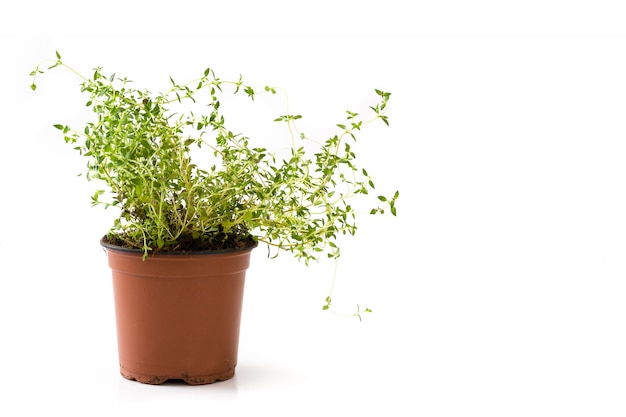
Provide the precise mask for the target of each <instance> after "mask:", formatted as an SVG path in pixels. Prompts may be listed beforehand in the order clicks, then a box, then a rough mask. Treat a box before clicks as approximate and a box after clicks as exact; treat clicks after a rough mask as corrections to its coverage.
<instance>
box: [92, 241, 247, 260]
mask: <svg viewBox="0 0 626 417" xmlns="http://www.w3.org/2000/svg"><path fill="white" fill-rule="evenodd" d="M105 237H106V236H105ZM105 237H102V238H101V239H100V246H102V247H103V248H104V249H105V250H114V251H117V252H125V253H132V254H140V255H143V253H144V251H143V249H135V248H125V247H123V246H118V245H114V244H111V243H107V242H104V238H105ZM257 246H259V242H255V243H254V245H253V246H248V247H246V248H243V249H234V248H233V249H216V250H195V251H182V250H178V251H162V252H160V251H159V252H156V253H154V252H150V253H149V255H148V256H193V255H219V254H223V253H243V252H249V251H251V250H253V249H255V248H256V247H257Z"/></svg>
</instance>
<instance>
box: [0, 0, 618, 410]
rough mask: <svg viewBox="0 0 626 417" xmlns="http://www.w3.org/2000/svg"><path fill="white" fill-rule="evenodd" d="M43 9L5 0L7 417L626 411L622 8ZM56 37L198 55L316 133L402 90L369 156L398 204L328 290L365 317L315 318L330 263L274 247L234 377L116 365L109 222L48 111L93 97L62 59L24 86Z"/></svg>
mask: <svg viewBox="0 0 626 417" xmlns="http://www.w3.org/2000/svg"><path fill="white" fill-rule="evenodd" d="M53 3H54V2H45V1H43V0H33V1H19V2H18V1H13V0H8V1H4V2H3V3H2V4H1V5H0V39H2V42H0V54H1V59H0V60H1V62H2V65H0V83H1V85H0V87H1V89H0V91H2V96H0V97H1V98H0V100H1V101H0V103H1V104H0V105H1V110H2V111H1V112H0V121H1V123H0V126H1V131H0V132H1V133H0V141H1V142H2V143H1V144H0V145H1V146H0V174H1V178H2V184H3V190H2V193H1V194H0V222H1V228H0V278H1V286H2V287H1V290H0V297H1V300H0V328H1V329H2V343H1V344H0V414H2V415H7V416H17V415H32V414H33V413H35V414H37V413H38V414H41V415H43V414H44V412H45V413H46V414H48V413H49V412H50V411H54V412H62V413H63V414H64V415H71V416H74V415H76V416H84V415H105V416H110V415H119V416H122V415H124V416H125V415H148V414H149V415H172V414H182V413H188V412H199V413H204V414H205V415H208V414H210V413H213V412H214V411H217V410H219V411H220V412H223V415H246V416H247V415H253V414H256V413H258V412H260V411H262V412H264V413H266V414H271V413H269V412H270V411H271V412H272V413H273V415H290V416H291V415H297V416H299V415H328V416H335V415H365V416H369V415H372V416H374V415H389V416H396V415H397V416H405V415H406V416H409V415H410V416H417V415H419V416H507V417H513V416H533V417H536V416H568V417H569V416H623V415H625V414H626V395H625V394H624V392H626V355H624V352H625V351H626V335H625V329H626V326H625V322H626V303H624V296H625V295H626V283H625V274H626V266H625V262H624V258H625V257H624V253H625V251H626V239H625V238H624V236H625V235H626V220H625V219H626V216H625V210H626V187H625V186H624V184H625V183H626V164H625V158H626V140H625V134H626V81H625V79H626V78H625V77H624V74H626V49H625V48H624V46H625V45H626V25H624V21H626V20H625V19H626V4H624V3H623V2H620V1H608V0H593V1H592V0H581V1H576V2H567V1H558V0H543V1H528V0H525V1H509V0H504V1H480V2H478V1H453V0H450V1H416V2H409V1H399V0H389V1H385V2H369V1H354V2H352V1H347V0H335V1H332V2H324V1H303V2H295V1H290V2H287V1H275V2H269V3H265V2H256V1H251V0H250V1H228V2H227V1H224V2H222V3H223V4H218V3H217V2H208V1H207V2H202V3H201V2H192V1H187V0H181V1H177V2H173V1H172V2H168V3H159V2H145V3H143V2H138V1H132V0H126V1H107V2H104V3H103V2H97V3H96V2H85V1H82V2H78V1H77V2H70V1H67V2H63V3H60V4H53ZM200 4H202V5H200ZM55 50H59V51H60V52H61V53H62V54H63V56H64V58H65V60H66V61H68V62H70V63H73V64H74V65H75V66H76V67H78V68H81V69H83V70H89V69H90V68H92V67H95V66H98V65H102V66H104V67H105V69H106V68H108V69H110V70H111V71H112V72H117V73H118V74H120V75H127V76H128V77H129V78H131V79H133V80H135V81H136V82H137V84H138V85H146V86H148V87H150V88H154V89H158V88H159V86H161V85H164V84H167V83H168V78H167V77H168V76H170V75H172V76H174V77H175V78H176V79H181V80H184V79H187V78H191V77H193V76H194V75H195V74H196V73H197V72H198V71H202V70H204V68H205V67H206V66H211V67H213V68H214V69H215V70H216V71H217V72H218V74H223V75H222V76H223V77H224V78H227V77H228V76H237V75H238V74H239V73H242V74H243V75H244V77H246V78H247V79H248V80H249V81H250V82H253V83H257V84H259V85H265V84H272V85H280V86H282V87H284V88H285V89H287V90H288V91H289V93H290V98H291V106H292V109H293V111H294V112H298V113H302V114H305V117H307V119H304V120H303V125H302V127H303V130H306V131H307V132H315V131H316V129H320V128H319V127H317V125H316V123H317V122H318V121H320V123H321V122H323V123H325V124H324V126H330V125H332V124H334V123H337V122H339V121H340V119H341V118H342V117H343V114H344V113H343V112H344V110H346V109H351V110H354V109H355V108H360V107H359V106H361V107H363V106H366V105H367V104H369V101H370V99H371V97H372V96H371V95H370V92H371V91H372V89H373V88H380V89H384V90H388V91H391V92H392V100H391V101H390V107H389V117H390V120H391V128H389V129H385V128H384V127H378V128H373V129H371V130H370V131H369V132H366V134H365V135H364V136H363V138H364V139H363V141H362V143H361V146H360V147H359V153H360V154H361V156H363V157H364V158H365V160H366V161H367V162H369V163H367V164H364V165H365V166H367V167H369V169H370V171H371V173H372V174H373V175H374V178H375V179H376V180H377V181H376V182H377V185H378V186H379V188H380V189H381V191H385V192H390V191H394V190H395V189H396V188H399V189H400V190H401V200H399V201H398V214H399V216H398V218H397V219H391V218H389V219H388V218H373V219H370V218H368V217H364V218H363V219H362V221H361V230H360V231H359V233H358V234H357V237H356V238H355V239H354V240H352V241H349V242H348V244H347V245H346V248H345V249H344V255H345V256H344V258H343V259H342V261H341V263H340V264H339V278H338V279H339V281H338V283H337V289H336V292H335V294H334V296H335V300H336V307H337V309H338V310H340V311H351V309H352V308H353V307H354V304H356V303H361V304H362V305H367V306H369V307H371V308H372V309H373V310H374V313H372V314H369V315H367V316H366V317H364V320H363V322H361V323H359V322H358V321H356V320H352V319H346V318H341V317H336V316H333V315H331V314H328V313H327V312H326V313H325V312H322V311H321V305H322V304H323V299H324V297H325V296H326V293H327V291H328V288H329V286H330V277H331V275H332V265H327V264H321V265H319V266H317V267H314V268H311V269H306V268H305V267H304V266H303V265H298V264H296V263H295V262H293V261H292V260H291V259H289V258H288V257H287V256H282V257H281V258H279V259H277V260H267V259H265V257H264V255H265V253H264V249H263V248H260V249H258V250H257V251H256V252H255V253H254V257H253V264H252V266H251V268H250V270H249V271H248V283H247V288H246V300H245V306H244V317H243V323H242V333H241V347H240V358H239V366H238V370H237V374H236V376H235V378H234V379H232V380H230V381H227V382H223V383H219V384H214V385H210V386H202V387H189V386H186V385H182V384H166V385H164V386H157V387H154V386H145V385H141V384H138V383H134V382H130V381H126V380H124V379H123V378H122V377H120V376H119V374H118V370H117V366H116V360H117V357H116V356H117V352H116V345H115V328H114V317H113V304H112V297H111V288H110V278H109V270H108V267H107V266H106V259H105V257H104V255H103V253H102V252H101V251H100V249H99V247H98V244H97V240H98V238H99V236H100V235H101V234H103V232H104V231H105V230H106V228H107V227H108V225H109V217H108V216H110V213H106V212H103V211H101V210H99V209H91V208H90V207H89V195H90V191H91V190H92V188H91V185H90V184H85V183H84V182H83V181H84V180H83V178H77V177H76V176H75V174H76V173H78V172H80V171H81V170H82V168H83V166H84V163H83V161H81V160H80V159H79V158H78V156H76V155H74V153H73V152H72V150H71V149H69V148H68V147H67V146H66V145H65V144H64V143H63V141H62V139H61V138H60V137H59V136H58V132H57V131H56V130H55V129H53V128H52V127H51V125H52V124H53V123H60V122H67V123H71V121H72V120H76V119H80V118H81V117H82V116H83V114H81V113H80V112H81V110H80V108H81V107H80V106H81V105H82V104H81V103H83V101H84V100H83V98H82V97H80V96H79V94H78V90H77V88H76V87H75V85H76V82H75V79H73V78H72V77H71V76H69V75H68V76H67V77H63V76H60V75H59V73H57V74H56V75H55V74H49V76H48V77H44V78H42V79H41V82H40V89H39V90H38V92H37V93H32V92H31V91H30V90H29V88H28V86H29V83H30V80H29V77H28V73H29V72H30V70H31V69H32V68H33V67H34V65H35V64H37V63H38V62H39V61H41V60H42V59H45V58H48V57H53V54H54V51H55ZM272 116H273V115H272ZM68 247H69V248H72V249H73V250H75V251H76V258H75V259H72V258H68V257H67V255H66V253H65V249H67V248H68ZM396 256H398V257H399V258H396ZM59 415H61V414H59Z"/></svg>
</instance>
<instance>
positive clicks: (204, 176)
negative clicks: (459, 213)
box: [30, 52, 399, 314]
mask: <svg viewBox="0 0 626 417" xmlns="http://www.w3.org/2000/svg"><path fill="white" fill-rule="evenodd" d="M55 55H56V59H55V60H52V62H53V64H52V66H50V67H49V68H56V67H63V68H65V69H67V70H69V71H70V72H72V73H74V74H76V75H78V77H79V79H80V87H79V88H80V91H81V92H82V93H84V94H85V95H86V96H87V98H86V100H85V105H86V106H87V107H88V108H89V109H90V110H93V115H94V119H93V120H91V121H89V122H88V123H86V124H85V125H84V126H82V127H80V128H78V129H76V128H70V127H69V126H68V125H66V124H61V123H59V124H55V125H54V128H55V129H57V130H59V131H60V132H61V133H62V137H63V138H64V140H65V141H66V142H68V143H72V144H73V146H72V147H73V148H74V149H76V151H78V152H79V153H80V154H81V155H82V156H84V157H85V159H86V161H87V175H86V177H87V178H88V179H90V180H92V179H95V180H98V181H101V182H103V183H104V184H105V185H106V186H107V190H106V191H107V192H106V193H104V194H103V192H100V191H99V192H97V193H95V194H94V195H92V203H93V204H102V205H104V206H105V207H108V206H111V205H115V206H117V207H118V208H119V210H120V217H119V219H117V220H116V222H115V223H114V225H113V227H112V228H111V233H112V234H113V235H115V236H118V237H120V238H123V239H124V240H125V241H127V242H129V245H132V246H134V247H137V248H140V249H144V250H145V251H153V250H154V251H157V250H172V249H173V248H175V247H177V245H178V243H179V242H180V241H181V240H183V239H188V238H190V237H191V238H193V239H203V240H208V241H211V242H212V243H214V244H215V245H225V244H226V243H225V242H228V241H229V239H231V238H232V237H233V236H236V237H238V236H240V235H241V236H247V235H248V234H249V233H251V231H254V232H255V233H257V236H255V239H257V240H258V241H259V242H262V243H266V244H268V245H270V246H271V247H273V248H276V249H278V251H277V252H276V253H278V252H280V251H281V250H282V251H287V252H290V253H291V254H293V255H294V256H295V257H296V258H298V259H301V260H303V261H304V262H305V263H308V262H310V261H312V260H316V259H320V258H324V257H328V258H329V259H337V258H338V257H339V256H340V253H341V252H340V248H339V245H338V242H337V240H338V239H339V237H340V236H343V235H353V234H355V233H356V230H357V225H356V215H355V213H356V212H357V211H360V209H359V210H357V208H356V207H353V206H352V205H351V204H349V203H350V202H351V201H350V199H351V198H352V197H354V196H356V195H359V194H360V195H363V196H367V197H369V196H368V193H369V192H370V191H371V190H374V189H375V186H374V181H373V179H372V178H371V177H370V175H369V173H368V170H366V169H365V168H363V167H361V166H359V163H358V162H359V161H358V159H357V156H356V152H357V151H358V146H357V145H360V144H358V143H357V142H356V140H357V136H358V135H360V134H361V131H362V130H365V126H367V125H368V124H370V123H373V122H376V121H377V120H379V119H380V120H382V122H383V123H385V124H388V121H387V117H386V115H385V112H386V110H387V100H388V99H389V97H390V94H389V93H387V92H384V91H382V90H378V89H377V90H375V92H376V96H377V100H378V103H377V104H374V105H373V106H371V109H373V110H374V111H375V115H374V116H373V117H372V115H371V114H370V118H369V119H367V118H364V116H362V115H360V114H359V113H357V112H354V111H350V110H346V114H345V116H344V120H343V121H340V122H339V123H337V124H336V125H335V126H336V127H337V128H339V129H340V130H339V131H337V129H336V128H334V130H335V133H336V134H333V135H331V136H330V137H327V138H326V139H323V138H322V139H319V138H310V137H308V136H307V135H306V134H304V133H303V132H300V131H299V129H298V126H297V123H298V122H299V121H300V119H302V115H300V114H291V113H287V114H283V115H279V116H277V117H275V118H273V120H274V121H275V122H284V123H286V125H287V126H285V127H286V129H285V133H286V135H285V136H286V140H281V139H283V138H276V140H275V141H274V140H273V141H272V142H269V143H267V144H262V145H258V144H257V142H253V141H252V139H249V138H248V137H246V136H245V135H243V134H235V133H233V132H238V131H239V130H238V129H235V128H231V127H230V126H229V123H228V121H227V120H226V118H225V115H224V113H223V112H224V110H223V108H222V106H221V105H220V103H221V96H222V94H224V92H225V91H226V90H227V88H226V87H229V89H230V90H234V93H235V94H238V95H239V97H242V98H243V97H245V96H247V97H250V98H251V99H253V100H254V99H255V97H256V96H258V95H259V94H262V93H270V94H268V95H269V96H270V98H271V99H275V98H274V97H273V96H274V95H275V94H276V93H277V91H278V88H277V87H272V86H269V85H266V86H264V87H263V88H259V89H255V88H253V87H252V86H250V85H247V84H245V83H244V81H243V78H242V77H241V76H239V78H238V79H236V80H235V81H227V80H222V79H220V78H218V77H217V76H216V75H215V73H214V71H213V70H212V69H210V68H206V69H204V71H203V72H201V73H200V74H199V77H197V78H196V79H195V80H192V81H189V82H187V83H184V84H182V83H178V82H176V81H175V79H174V78H173V77H169V84H168V87H167V88H168V89H167V90H166V91H164V92H162V93H158V94H153V93H151V92H150V91H147V90H141V89H137V88H133V84H132V83H131V81H130V80H128V79H127V78H125V77H119V76H116V75H115V73H112V74H108V73H106V72H105V71H104V70H103V69H102V68H101V67H96V68H95V69H94V70H93V72H92V73H90V74H89V75H90V77H85V76H83V75H81V74H79V73H78V72H76V71H75V70H73V69H72V68H70V67H69V66H67V65H66V64H65V63H64V62H62V61H61V55H60V54H59V53H58V52H56V53H55ZM42 73H43V71H42V70H41V69H40V67H39V66H38V67H36V68H35V69H34V70H33V71H31V73H30V75H31V77H32V82H31V84H30V87H31V89H32V90H36V89H37V84H36V77H37V76H39V75H40V74H42ZM105 74H106V75H105ZM222 90H224V92H223V91H222ZM196 101H197V105H195V106H194V105H193V104H194V103H196ZM257 101H258V102H259V105H261V103H260V100H257ZM188 105H189V107H192V108H193V109H194V112H191V111H185V109H186V108H187V107H188ZM224 107H226V106H224ZM195 109H198V110H195ZM196 112H197V113H196ZM270 120H272V119H270ZM331 127H332V124H331ZM231 129H232V130H231ZM209 137H210V138H212V139H209ZM251 143H255V145H254V146H251V145H250V144H251ZM191 148H193V149H194V152H192V149H191ZM197 148H199V149H197ZM195 150H198V151H199V152H200V155H201V157H204V156H206V157H208V158H209V160H210V162H209V164H208V166H205V167H199V166H197V165H196V164H194V163H193V162H192V153H193V155H194V156H195ZM202 152H204V153H205V154H202ZM398 195H399V193H396V194H395V195H394V196H393V197H389V196H379V197H378V199H377V200H374V201H375V202H376V204H380V207H376V208H374V209H372V211H371V212H372V213H373V214H376V213H378V214H382V213H384V212H385V210H386V211H390V212H391V214H392V215H396V207H395V202H396V199H397V198H398ZM146 253H147V252H146ZM330 305H331V298H330V296H329V297H328V298H327V299H326V304H325V309H329V308H330ZM366 311H367V310H365V312H366ZM362 312H363V311H360V310H358V313H359V314H360V313H362Z"/></svg>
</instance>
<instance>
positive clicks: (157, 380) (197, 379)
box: [120, 367, 235, 385]
mask: <svg viewBox="0 0 626 417" xmlns="http://www.w3.org/2000/svg"><path fill="white" fill-rule="evenodd" d="M120 374H121V375H122V376H123V377H124V378H126V379H129V380H131V381H137V382H141V383H142V384H149V385H159V384H162V383H164V382H165V381H169V380H178V381H185V382H186V383H187V384H189V385H206V384H212V383H214V382H218V381H226V380H228V379H231V378H232V377H233V376H235V369H234V368H233V369H229V370H227V371H225V372H222V373H219V374H214V375H206V376H205V375H202V376H189V375H185V374H183V375H181V376H179V377H172V376H156V375H144V374H140V373H137V372H132V371H129V370H127V369H124V368H122V367H120Z"/></svg>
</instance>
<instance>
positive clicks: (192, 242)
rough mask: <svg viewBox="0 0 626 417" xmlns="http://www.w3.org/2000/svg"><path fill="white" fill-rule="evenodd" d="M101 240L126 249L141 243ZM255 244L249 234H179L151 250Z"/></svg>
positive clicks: (112, 238) (114, 239)
mask: <svg viewBox="0 0 626 417" xmlns="http://www.w3.org/2000/svg"><path fill="white" fill-rule="evenodd" d="M102 242H104V243H107V244H110V245H115V246H120V247H122V248H127V249H141V247H142V244H140V243H138V244H131V243H130V242H128V241H126V240H124V239H121V238H119V237H115V236H104V237H103V238H102ZM256 245H257V241H256V239H255V238H254V237H253V236H251V235H246V236H240V235H230V236H227V235H224V234H220V235H216V236H214V237H213V238H212V239H197V238H193V237H191V236H181V237H180V238H179V239H178V241H177V242H176V244H175V245H170V246H167V245H166V246H164V247H163V248H161V249H156V250H153V251H152V253H158V252H192V251H208V250H229V249H246V248H253V247H255V246H256Z"/></svg>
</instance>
